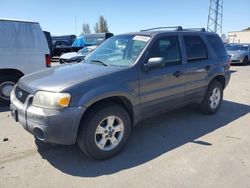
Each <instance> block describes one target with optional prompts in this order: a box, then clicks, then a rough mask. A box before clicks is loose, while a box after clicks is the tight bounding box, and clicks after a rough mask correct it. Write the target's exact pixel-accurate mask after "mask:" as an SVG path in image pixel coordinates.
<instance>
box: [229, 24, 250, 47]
mask: <svg viewBox="0 0 250 188" xmlns="http://www.w3.org/2000/svg"><path fill="white" fill-rule="evenodd" d="M228 42H229V43H250V27H248V28H247V29H244V30H242V31H231V32H228Z"/></svg>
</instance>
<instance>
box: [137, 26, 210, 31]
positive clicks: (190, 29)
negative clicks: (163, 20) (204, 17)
mask: <svg viewBox="0 0 250 188" xmlns="http://www.w3.org/2000/svg"><path fill="white" fill-rule="evenodd" d="M160 29H176V31H202V32H205V31H206V29H205V28H185V29H183V28H182V26H172V27H154V28H150V29H143V30H141V32H144V31H153V30H160Z"/></svg>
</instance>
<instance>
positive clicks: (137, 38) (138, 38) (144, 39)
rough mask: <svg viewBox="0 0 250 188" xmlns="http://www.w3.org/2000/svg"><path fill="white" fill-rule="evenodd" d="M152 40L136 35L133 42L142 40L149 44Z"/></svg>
mask: <svg viewBox="0 0 250 188" xmlns="http://www.w3.org/2000/svg"><path fill="white" fill-rule="evenodd" d="M149 39H150V37H147V36H139V35H136V36H134V38H133V40H140V41H143V42H148V41H149Z"/></svg>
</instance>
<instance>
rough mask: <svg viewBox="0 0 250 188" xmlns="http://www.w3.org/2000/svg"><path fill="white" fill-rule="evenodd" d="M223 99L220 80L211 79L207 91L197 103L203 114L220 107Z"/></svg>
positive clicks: (215, 110)
mask: <svg viewBox="0 0 250 188" xmlns="http://www.w3.org/2000/svg"><path fill="white" fill-rule="evenodd" d="M222 100H223V87H222V84H221V83H220V82H217V81H215V80H213V81H212V82H211V83H210V84H209V86H208V89H207V92H206V94H205V96H204V98H203V100H202V103H201V104H200V105H199V107H200V110H201V112H202V113H204V114H214V113H216V112H217V111H218V109H219V108H220V105H221V103H222Z"/></svg>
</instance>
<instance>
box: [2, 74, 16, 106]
mask: <svg viewBox="0 0 250 188" xmlns="http://www.w3.org/2000/svg"><path fill="white" fill-rule="evenodd" d="M18 79H19V78H18V77H16V76H2V77H0V106H7V105H9V103H10V93H11V91H12V89H13V88H14V86H15V84H16V82H17V81H18Z"/></svg>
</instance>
